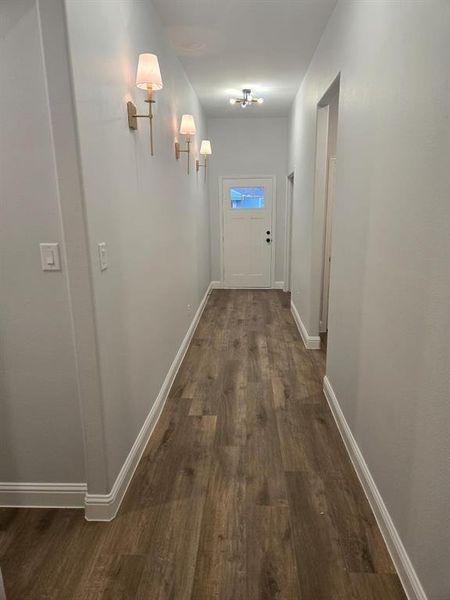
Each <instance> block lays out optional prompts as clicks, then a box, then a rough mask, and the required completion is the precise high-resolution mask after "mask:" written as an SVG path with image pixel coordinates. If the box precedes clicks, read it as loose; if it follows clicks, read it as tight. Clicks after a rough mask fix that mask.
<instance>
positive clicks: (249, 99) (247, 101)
mask: <svg viewBox="0 0 450 600" xmlns="http://www.w3.org/2000/svg"><path fill="white" fill-rule="evenodd" d="M263 102H264V98H254V97H253V94H252V90H250V89H248V88H245V89H243V90H242V98H230V104H240V105H241V106H242V108H246V107H247V106H252V104H262V103H263Z"/></svg>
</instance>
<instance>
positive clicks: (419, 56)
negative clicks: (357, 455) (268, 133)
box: [289, 1, 450, 600]
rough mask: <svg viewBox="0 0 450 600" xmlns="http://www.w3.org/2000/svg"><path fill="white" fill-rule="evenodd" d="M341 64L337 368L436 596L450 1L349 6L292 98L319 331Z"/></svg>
mask: <svg viewBox="0 0 450 600" xmlns="http://www.w3.org/2000/svg"><path fill="white" fill-rule="evenodd" d="M339 72H340V73H341V89H340V106H339V129H338V143H337V186H336V201H335V212H334V224H333V244H332V266H331V291H330V315H329V340H328V359H327V375H328V377H329V380H330V382H331V384H332V386H333V388H334V391H335V393H336V395H337V398H338V401H339V402H340V404H341V407H342V410H343V411H344V414H345V417H346V419H347V421H348V423H349V425H350V427H351V429H352V432H353V434H354V436H355V438H356V441H357V443H358V444H359V446H360V448H361V450H362V453H363V455H364V457H365V460H366V462H367V464H368V466H369V468H370V470H371V472H372V475H373V477H374V479H375V482H376V484H377V486H378V488H379V490H380V492H381V494H382V497H383V499H384V501H385V503H386V505H387V508H388V510H389V512H390V514H391V517H392V519H393V521H394V524H395V526H396V528H397V530H398V532H399V534H400V537H401V540H402V542H403V544H404V546H405V548H406V550H407V552H408V554H409V557H410V559H411V561H412V564H413V566H414V568H415V569H416V571H417V574H418V575H419V578H420V579H421V581H422V584H423V586H424V588H425V591H426V593H427V595H428V598H429V600H447V599H448V598H449V597H450V575H449V569H448V557H449V554H448V549H449V548H450V478H449V472H450V471H449V469H450V463H449V456H450V446H449V439H450V437H449V431H450V403H449V389H450V345H449V339H450V319H449V305H450V302H449V301H450V260H449V256H450V202H449V197H450V180H449V168H448V166H449V161H450V147H449V140H450V129H449V118H448V115H449V76H450V4H449V3H448V2H431V3H425V2H402V1H399V2H395V3H392V2H340V3H339V4H338V7H337V9H336V11H335V13H334V15H333V17H332V19H331V20H330V23H329V25H328V27H327V29H326V31H325V33H324V36H323V38H322V40H321V43H320V45H319V47H318V49H317V51H316V54H315V56H314V59H313V61H312V64H311V66H310V69H309V71H308V74H307V77H306V79H305V81H304V83H303V85H302V87H301V89H300V91H299V93H298V95H297V98H296V101H295V104H294V108H293V113H292V118H291V141H290V156H289V162H290V168H291V169H295V199H294V223H293V229H294V239H293V252H294V267H293V269H294V273H293V280H294V293H293V300H294V303H295V305H296V308H297V310H298V312H299V313H300V316H301V318H302V320H303V322H304V323H305V325H306V327H307V328H308V330H309V332H310V333H311V334H315V333H317V323H316V322H315V321H313V320H312V318H311V315H312V314H313V312H314V311H313V307H311V305H310V295H309V293H308V292H309V289H310V281H311V277H312V276H313V275H312V273H311V268H310V265H311V246H312V243H313V241H312V240H311V225H312V220H313V192H314V190H313V182H314V155H315V127H316V108H317V103H318V101H319V100H320V98H321V97H322V96H323V94H324V93H325V91H326V90H327V88H328V87H329V85H330V84H331V82H332V81H333V80H334V79H335V77H336V75H337V74H338V73H339Z"/></svg>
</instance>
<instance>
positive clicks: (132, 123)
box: [127, 100, 138, 129]
mask: <svg viewBox="0 0 450 600" xmlns="http://www.w3.org/2000/svg"><path fill="white" fill-rule="evenodd" d="M127 112H128V127H129V128H130V129H137V128H138V124H137V118H136V115H137V110H136V105H135V104H133V103H132V102H131V100H130V101H129V102H127Z"/></svg>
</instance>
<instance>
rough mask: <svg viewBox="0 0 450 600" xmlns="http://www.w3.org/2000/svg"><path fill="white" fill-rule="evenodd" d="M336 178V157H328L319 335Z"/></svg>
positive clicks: (324, 323) (324, 317)
mask: <svg viewBox="0 0 450 600" xmlns="http://www.w3.org/2000/svg"><path fill="white" fill-rule="evenodd" d="M335 178H336V157H335V156H330V158H329V159H328V169H327V201H326V207H325V239H324V249H323V270H322V294H321V310H320V323H319V327H320V333H325V332H326V331H327V330H328V303H329V295H330V269H331V262H330V259H331V236H332V223H333V202H334V189H335Z"/></svg>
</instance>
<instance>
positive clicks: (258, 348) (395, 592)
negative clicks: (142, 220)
mask: <svg viewBox="0 0 450 600" xmlns="http://www.w3.org/2000/svg"><path fill="white" fill-rule="evenodd" d="M289 302H290V296H289V295H288V294H285V293H283V292H281V291H278V290H266V291H254V290H214V291H213V292H212V293H211V296H210V298H209V301H208V304H207V306H206V308H205V311H204V313H203V316H202V318H201V321H200V323H199V325H198V328H197V330H196V333H195V336H194V339H193V341H192V344H191V346H190V348H189V350H188V353H187V355H186V357H185V359H184V362H183V364H182V366H181V368H180V370H179V372H178V375H177V378H176V380H175V383H174V385H173V387H172V390H171V393H170V395H169V398H168V400H167V402H166V406H165V409H164V411H163V414H162V416H161V418H160V420H159V423H158V425H157V428H156V430H155V432H154V434H153V435H152V437H151V440H150V443H149V445H148V447H147V449H146V451H145V454H144V456H143V458H142V460H141V462H140V464H139V466H138V469H137V471H136V474H135V476H134V478H133V481H132V484H131V486H130V488H129V490H128V493H127V495H126V498H125V500H124V502H123V504H122V507H121V509H120V512H119V515H118V516H117V518H116V519H115V520H114V521H112V522H111V523H98V522H97V523H88V522H86V521H85V520H84V516H83V512H82V511H74V510H56V509H32V510H24V509H21V510H20V509H0V560H1V563H2V566H3V571H4V577H5V583H6V591H7V597H8V600H19V599H20V600H43V599H44V598H45V599H46V600H51V599H52V600H53V599H54V600H56V599H58V600H62V599H69V598H70V599H73V600H75V599H77V600H81V599H85V600H95V599H99V598H108V599H117V600H119V599H120V600H124V599H130V600H131V599H133V600H134V599H140V600H144V599H146V600H165V599H169V598H170V599H173V600H187V599H192V600H213V599H216V598H217V599H219V598H220V599H227V600H254V599H255V600H256V599H267V600H268V599H279V600H281V599H283V600H291V599H292V600H294V599H295V600H298V599H302V600H332V599H335V600H350V599H353V600H371V599H373V600H381V599H383V600H396V599H400V598H405V596H404V592H403V591H402V588H401V585H400V583H399V580H398V577H397V575H396V574H395V570H394V567H393V565H392V563H391V560H390V558H389V555H388V553H387V551H386V548H385V545H384V542H383V540H382V537H381V535H380V533H379V530H378V527H377V525H376V522H375V520H374V517H373V515H372V512H371V510H370V508H369V506H368V503H367V501H366V499H365V496H364V494H363V491H362V489H361V487H360V485H359V482H358V480H357V478H356V475H355V473H354V471H353V468H352V466H351V464H350V462H349V458H348V456H347V454H346V451H345V449H344V446H343V444H342V442H341V439H340V436H339V433H338V431H337V428H336V426H335V424H334V421H333V418H332V415H331V413H330V411H329V409H328V407H327V405H326V401H325V399H324V396H323V394H322V377H323V374H324V355H323V354H322V353H321V352H314V351H307V350H305V348H304V346H303V344H302V341H301V339H300V336H299V333H298V331H297V329H296V326H295V323H294V321H293V318H292V316H291V313H290V306H289Z"/></svg>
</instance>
